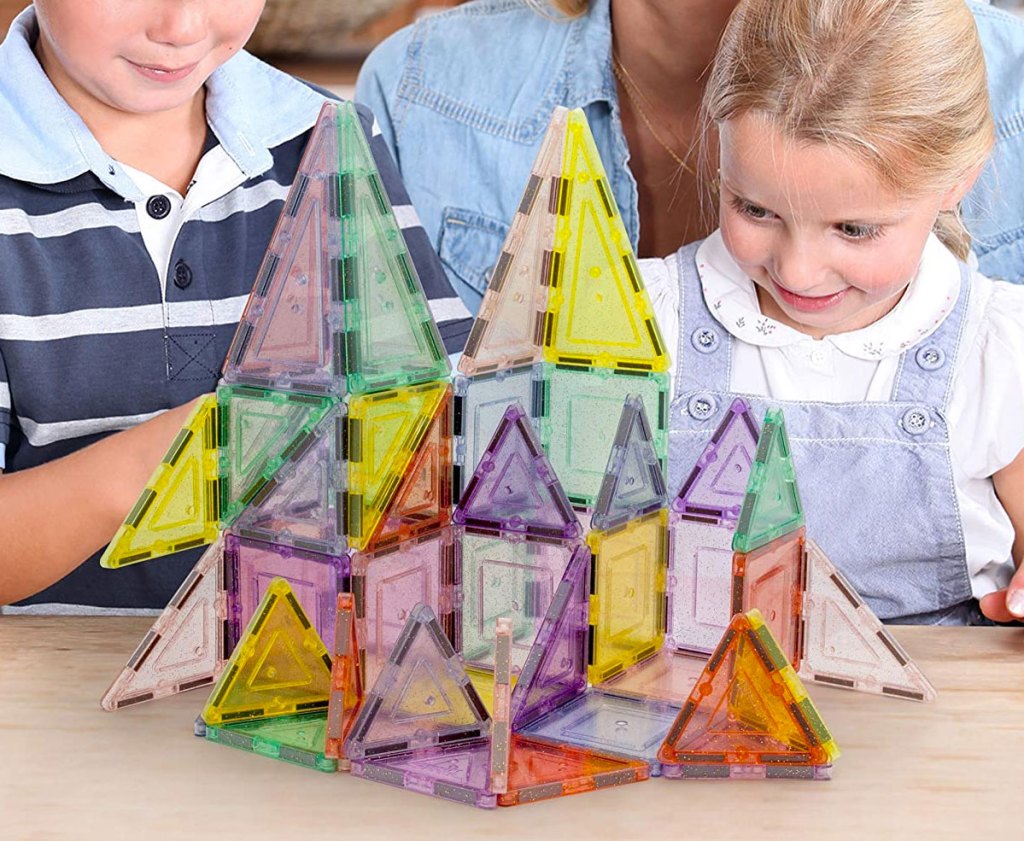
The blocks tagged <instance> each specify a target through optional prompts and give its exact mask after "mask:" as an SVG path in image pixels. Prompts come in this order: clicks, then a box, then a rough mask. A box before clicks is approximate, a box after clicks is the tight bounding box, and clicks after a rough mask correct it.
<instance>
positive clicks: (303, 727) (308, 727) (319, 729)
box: [204, 711, 338, 773]
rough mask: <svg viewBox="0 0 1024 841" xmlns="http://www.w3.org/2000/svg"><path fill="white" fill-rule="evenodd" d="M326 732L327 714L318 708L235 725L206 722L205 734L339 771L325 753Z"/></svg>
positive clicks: (222, 741) (252, 750)
mask: <svg viewBox="0 0 1024 841" xmlns="http://www.w3.org/2000/svg"><path fill="white" fill-rule="evenodd" d="M326 731H327V713H325V712H323V711H320V712H312V713H302V714H299V715H285V716H278V717H276V718H261V719H255V720H252V721H240V722H237V723H235V724H219V725H213V724H208V725H207V726H206V731H205V734H204V735H205V737H206V738H207V739H208V740H209V741H211V742H217V743H219V744H222V745H227V746H228V747H232V748H238V749H239V750H245V751H249V752H250V753H255V754H258V755H259V756H266V757H269V758H270V759H279V760H281V761H283V762H288V763H291V764H292V765H300V766H302V767H303V768H312V769H313V770H316V771H324V772H326V773H333V772H334V771H337V770H338V762H337V760H335V759H332V758H330V757H328V756H325V755H324V738H325V733H326Z"/></svg>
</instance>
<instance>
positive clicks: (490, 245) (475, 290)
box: [438, 207, 509, 310]
mask: <svg viewBox="0 0 1024 841" xmlns="http://www.w3.org/2000/svg"><path fill="white" fill-rule="evenodd" d="M508 229H509V226H508V225H507V224H506V223H505V222H502V221H501V220H500V219H495V218H494V217H493V216H486V215H484V214H483V213H477V212H476V211H473V210H463V209H461V208H457V207H446V208H445V209H444V211H443V212H442V214H441V236H440V242H439V243H438V253H439V254H440V256H441V262H442V263H444V266H445V268H446V269H447V270H448V276H449V277H450V278H451V280H452V283H453V284H454V285H455V287H456V291H458V293H459V295H461V296H462V298H463V300H466V298H467V297H472V298H473V299H474V303H475V304H476V305H477V306H476V307H473V306H470V309H472V310H475V309H478V308H479V301H480V298H482V296H483V293H484V292H485V291H486V289H487V281H488V279H489V278H490V275H491V269H492V268H493V267H494V264H495V263H497V262H498V253H499V252H500V251H501V246H502V244H503V243H504V242H505V237H506V236H507V235H508ZM467 293H468V294H467ZM466 303H467V305H469V304H470V301H468V300H467V302H466Z"/></svg>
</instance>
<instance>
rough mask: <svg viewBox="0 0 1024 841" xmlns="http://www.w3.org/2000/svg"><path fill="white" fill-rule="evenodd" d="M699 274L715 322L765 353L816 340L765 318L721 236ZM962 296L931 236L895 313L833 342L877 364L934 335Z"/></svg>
mask: <svg viewBox="0 0 1024 841" xmlns="http://www.w3.org/2000/svg"><path fill="white" fill-rule="evenodd" d="M697 272H698V274H699V275H700V282H701V287H702V288H703V290H704V300H705V301H706V302H707V305H708V308H709V309H710V310H711V314H712V315H713V316H714V318H715V320H716V321H718V323H719V324H721V325H722V327H724V328H725V329H726V330H728V331H729V333H731V334H732V335H733V336H735V337H736V338H737V339H740V340H741V341H744V342H747V343H748V344H752V345H759V346H761V347H786V346H788V345H793V344H797V343H799V342H813V341H815V339H813V338H811V337H810V336H808V335H806V334H805V333H801V332H800V331H799V330H795V329H793V328H792V327H789V326H788V325H786V324H783V323H782V322H780V321H776V320H775V319H774V318H769V317H768V316H766V315H764V314H763V313H762V312H761V308H760V305H759V304H758V301H757V291H756V288H755V286H754V282H753V281H752V280H751V279H750V278H749V277H747V275H746V274H745V273H744V272H743V270H742V269H740V267H739V266H738V265H736V262H735V261H734V260H733V259H732V256H731V255H730V254H729V252H728V250H727V249H726V247H725V242H724V241H723V240H722V234H721V231H720V230H716V231H715V232H714V233H713V234H711V236H709V237H708V238H707V239H706V240H704V242H703V243H701V245H700V247H699V248H698V249H697ZM959 294H960V266H959V263H958V262H957V259H956V257H955V256H954V255H953V254H952V253H951V252H950V251H949V250H948V249H947V248H946V247H945V246H944V245H943V244H942V243H941V242H940V241H939V239H938V238H937V237H936V236H935V235H934V234H930V235H929V236H928V240H927V241H926V242H925V246H924V251H923V252H922V254H921V263H920V265H919V266H918V269H917V273H916V274H915V275H914V279H913V280H912V281H911V282H910V286H909V287H907V291H906V293H904V295H903V297H902V298H901V299H900V301H899V303H897V304H896V306H895V307H893V308H892V310H891V311H890V312H889V313H887V314H886V315H884V316H882V318H880V319H879V320H878V321H876V322H875V323H874V324H869V325H868V326H867V327H862V328H861V329H860V330H851V331H850V332H848V333H836V334H834V335H832V336H826V337H825V338H824V339H822V340H821V341H824V342H828V343H830V344H831V345H833V346H834V347H835V348H836V349H837V350H839V351H841V352H842V353H845V354H846V355H847V356H853V357H856V358H857V359H866V360H869V361H877V360H879V359H884V358H886V357H888V356H894V355H897V354H900V353H903V351H905V350H906V349H907V348H909V347H913V346H914V345H916V344H917V343H918V342H920V341H921V340H922V339H924V338H925V337H926V336H929V335H930V334H931V333H933V332H934V331H935V330H936V329H937V328H938V326H939V325H940V324H941V323H942V322H943V320H944V319H945V318H946V316H947V315H949V313H950V312H951V311H952V309H953V306H954V305H955V304H956V300H957V297H958V295H959Z"/></svg>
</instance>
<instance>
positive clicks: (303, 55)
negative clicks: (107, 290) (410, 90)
mask: <svg viewBox="0 0 1024 841" xmlns="http://www.w3.org/2000/svg"><path fill="white" fill-rule="evenodd" d="M462 2H465V0H267V6H266V10H265V11H264V13H263V17H262V18H261V19H260V24H259V26H258V27H257V28H256V32H255V33H254V34H253V37H252V39H251V40H250V42H249V44H248V49H249V51H250V52H253V53H255V54H256V55H258V56H260V57H261V58H263V59H265V60H266V61H269V62H270V63H271V64H274V65H276V66H278V67H280V68H282V69H283V70H287V71H288V72H290V73H293V74H295V75H297V76H301V77H302V78H303V79H307V80H309V81H311V82H315V83H317V84H319V85H323V86H324V87H327V88H329V89H331V90H332V91H334V92H335V93H337V94H338V95H340V96H345V97H350V96H351V94H352V89H353V85H354V84H355V79H356V74H357V73H358V72H359V67H360V65H361V64H362V62H363V59H364V58H366V56H367V54H369V52H370V50H372V49H373V47H374V46H376V44H378V43H379V42H380V41H382V40H383V39H384V38H386V37H387V36H388V35H390V34H391V33H392V32H395V31H396V30H398V29H401V28H402V27H403V26H405V25H407V24H409V23H412V22H413V21H415V20H416V19H418V18H419V17H421V16H423V15H429V14H433V13H435V12H438V11H443V10H444V9H446V8H449V7H451V6H456V5H458V4H459V3H462ZM991 2H992V5H994V6H999V7H1002V8H1004V9H1008V10H1010V11H1013V12H1015V13H1017V14H1019V15H1021V16H1022V17H1024V0H991ZM27 5H28V0H0V33H6V32H7V27H8V25H9V24H10V22H11V20H12V19H13V18H14V16H15V15H16V14H17V13H18V12H19V11H21V10H22V9H23V8H25V7H26V6H27Z"/></svg>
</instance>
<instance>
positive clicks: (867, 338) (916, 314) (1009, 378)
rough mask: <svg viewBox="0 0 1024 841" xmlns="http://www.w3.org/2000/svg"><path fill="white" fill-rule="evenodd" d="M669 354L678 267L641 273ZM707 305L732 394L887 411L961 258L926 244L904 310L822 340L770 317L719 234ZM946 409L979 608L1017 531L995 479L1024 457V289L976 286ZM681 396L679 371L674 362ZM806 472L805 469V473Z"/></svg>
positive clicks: (935, 322) (983, 280)
mask: <svg viewBox="0 0 1024 841" xmlns="http://www.w3.org/2000/svg"><path fill="white" fill-rule="evenodd" d="M640 266H641V269H642V271H643V275H644V279H645V282H646V284H647V288H648V292H649V294H650V296H651V301H652V303H653V305H654V310H655V314H656V315H657V318H658V322H659V324H660V326H661V329H662V332H663V334H664V336H665V340H666V342H667V343H668V346H669V347H670V348H672V349H675V348H678V346H679V282H680V280H679V268H678V263H677V260H676V258H675V256H674V255H673V256H672V257H669V258H666V259H644V260H641V261H640ZM697 270H698V273H699V276H700V281H701V287H702V290H703V293H704V300H705V301H706V302H707V303H708V307H709V309H710V310H711V313H712V315H713V316H714V318H715V319H716V320H717V321H718V322H719V323H720V324H721V326H722V327H723V328H724V329H725V330H727V331H728V332H729V333H730V335H732V337H733V338H734V339H735V340H736V341H734V342H733V343H732V349H733V350H732V353H733V359H732V381H731V382H730V383H729V384H728V387H729V389H730V390H731V391H735V392H739V393H745V394H756V395H759V396H765V397H769V398H775V399H778V400H807V401H817V402H830V403H844V402H852V401H884V400H888V399H890V396H891V394H892V388H893V384H894V380H895V376H896V370H897V367H898V364H899V356H900V354H901V353H902V352H903V351H904V350H906V349H907V348H909V347H912V346H914V345H916V344H917V343H918V342H920V341H921V340H922V339H924V338H926V337H927V336H928V335H930V334H931V333H932V332H933V331H934V330H935V329H936V328H937V327H938V326H939V324H941V323H942V321H943V319H944V318H946V316H947V315H949V313H950V311H951V310H952V308H953V306H954V304H955V302H956V294H957V291H958V289H959V285H960V266H959V263H958V262H957V260H956V258H955V257H954V256H953V254H952V253H950V252H949V251H948V250H947V249H946V247H945V246H944V245H942V243H941V242H940V241H939V240H938V239H937V238H936V237H935V236H931V237H929V239H928V241H927V243H926V245H925V249H924V252H923V254H922V256H921V263H920V266H919V267H918V271H917V274H916V276H915V277H914V280H913V281H912V282H911V284H910V286H909V287H908V289H907V291H906V293H905V294H904V295H903V297H902V298H901V299H900V302H899V303H898V304H897V305H896V306H895V307H894V308H893V309H892V310H891V311H890V312H889V313H888V314H887V315H885V316H883V317H882V318H880V319H879V320H878V321H876V322H875V323H874V324H870V325H868V326H867V327H864V328H862V329H860V330H853V331H850V332H848V333H839V334H836V335H833V336H827V337H825V338H823V339H813V338H811V337H810V336H806V335H804V334H803V333H800V332H799V331H797V330H795V329H793V328H791V327H789V326H787V325H785V324H782V323H781V322H778V321H776V320H774V319H772V318H769V317H768V316H765V315H764V314H763V313H762V312H761V309H760V307H759V305H758V301H757V293H756V289H755V286H754V283H753V281H752V280H750V278H749V277H747V276H746V274H745V273H744V272H743V271H742V270H741V269H740V268H739V266H737V265H736V263H735V262H734V261H733V259H732V257H731V256H730V255H729V252H728V251H727V250H726V248H725V244H724V243H723V241H722V237H721V234H720V233H719V232H717V231H716V232H715V233H714V234H712V235H711V236H710V237H709V238H708V239H707V240H705V241H704V243H703V244H702V245H701V246H700V248H699V249H698V250H697ZM961 342H962V343H961V346H960V352H959V354H958V357H957V370H956V371H955V372H954V377H953V391H952V395H951V398H950V406H949V417H948V422H949V429H950V448H951V454H952V461H953V473H954V480H955V482H956V488H957V498H958V500H959V502H960V511H961V516H962V518H963V527H964V538H965V541H966V544H967V563H968V568H969V571H970V574H971V582H972V588H973V591H974V595H975V596H976V597H981V596H983V595H985V594H986V593H990V592H992V591H994V590H997V589H1000V588H1002V587H1005V586H1006V584H1007V582H1008V581H1009V578H1010V575H1011V574H1012V571H1013V567H1012V566H1011V565H1010V563H1009V561H1008V558H1009V557H1010V552H1011V549H1012V546H1013V538H1014V531H1013V525H1012V523H1011V522H1010V519H1009V517H1008V516H1007V514H1006V512H1005V511H1004V510H1003V507H1002V506H1001V505H1000V504H999V500H998V499H997V498H996V495H995V489H994V487H993V484H992V480H991V477H992V476H993V474H995V473H996V472H998V471H999V470H1001V469H1002V468H1003V467H1006V466H1007V465H1008V464H1010V462H1012V461H1013V460H1014V459H1015V458H1016V457H1017V455H1018V454H1019V453H1020V452H1021V451H1022V450H1024V286H1016V285H1013V284H1009V283H1005V282H1003V281H994V280H990V279H989V278H987V277H985V276H984V275H982V274H979V273H978V272H975V273H974V275H973V283H972V285H971V296H970V300H969V301H968V305H967V313H966V323H965V326H964V332H963V337H962V340H961ZM672 373H673V385H674V374H675V360H674V359H673V367H672ZM797 469H798V470H799V465H798V466H797Z"/></svg>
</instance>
